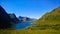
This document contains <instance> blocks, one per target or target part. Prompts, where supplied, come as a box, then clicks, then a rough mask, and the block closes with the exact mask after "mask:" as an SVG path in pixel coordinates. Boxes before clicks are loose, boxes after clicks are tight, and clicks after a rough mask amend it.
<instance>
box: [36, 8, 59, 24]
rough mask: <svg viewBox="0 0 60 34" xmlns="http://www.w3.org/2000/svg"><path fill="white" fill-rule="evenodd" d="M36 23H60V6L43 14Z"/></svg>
mask: <svg viewBox="0 0 60 34" xmlns="http://www.w3.org/2000/svg"><path fill="white" fill-rule="evenodd" d="M35 23H36V24H60V7H58V8H56V9H54V10H52V11H51V12H48V13H46V14H45V15H43V16H42V17H41V18H40V19H39V20H37V21H36V22H35Z"/></svg>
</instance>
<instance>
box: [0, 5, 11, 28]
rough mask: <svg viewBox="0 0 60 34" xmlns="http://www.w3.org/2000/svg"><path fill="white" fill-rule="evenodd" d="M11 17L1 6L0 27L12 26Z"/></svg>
mask: <svg viewBox="0 0 60 34" xmlns="http://www.w3.org/2000/svg"><path fill="white" fill-rule="evenodd" d="M10 22H11V18H10V17H9V15H8V14H7V12H6V11H5V10H4V9H3V8H2V7H1V6H0V28H2V29H5V28H10V27H11V23H10Z"/></svg>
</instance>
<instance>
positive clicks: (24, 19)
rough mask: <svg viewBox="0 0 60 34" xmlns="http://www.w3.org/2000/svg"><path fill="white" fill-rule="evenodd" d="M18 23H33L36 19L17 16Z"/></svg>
mask: <svg viewBox="0 0 60 34" xmlns="http://www.w3.org/2000/svg"><path fill="white" fill-rule="evenodd" d="M18 18H19V20H20V21H22V22H26V21H35V20H36V19H33V18H29V17H22V16H19V17H18Z"/></svg>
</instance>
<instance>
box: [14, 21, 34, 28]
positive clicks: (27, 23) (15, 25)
mask: <svg viewBox="0 0 60 34" xmlns="http://www.w3.org/2000/svg"><path fill="white" fill-rule="evenodd" d="M28 26H33V24H32V23H30V22H22V23H19V24H14V25H13V27H14V28H15V29H25V28H26V27H28Z"/></svg>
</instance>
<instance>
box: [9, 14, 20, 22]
mask: <svg viewBox="0 0 60 34" xmlns="http://www.w3.org/2000/svg"><path fill="white" fill-rule="evenodd" d="M9 16H10V18H11V19H12V22H13V23H18V22H20V20H19V19H18V18H17V17H16V15H15V14H9Z"/></svg>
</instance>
